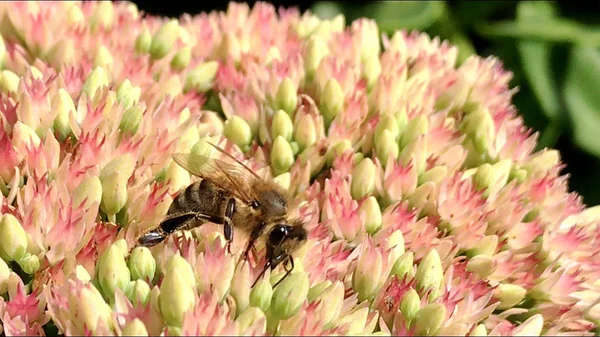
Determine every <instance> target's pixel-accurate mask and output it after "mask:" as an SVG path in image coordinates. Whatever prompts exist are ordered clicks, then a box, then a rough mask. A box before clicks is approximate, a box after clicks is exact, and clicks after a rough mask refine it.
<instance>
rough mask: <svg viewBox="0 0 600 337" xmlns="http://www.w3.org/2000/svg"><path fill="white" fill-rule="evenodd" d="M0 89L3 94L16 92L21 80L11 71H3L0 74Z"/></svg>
mask: <svg viewBox="0 0 600 337" xmlns="http://www.w3.org/2000/svg"><path fill="white" fill-rule="evenodd" d="M0 74H1V77H0V89H2V91H4V92H17V90H19V82H21V78H20V77H19V75H17V74H15V73H13V72H12V71H10V70H8V69H5V70H2V72H1V73H0Z"/></svg>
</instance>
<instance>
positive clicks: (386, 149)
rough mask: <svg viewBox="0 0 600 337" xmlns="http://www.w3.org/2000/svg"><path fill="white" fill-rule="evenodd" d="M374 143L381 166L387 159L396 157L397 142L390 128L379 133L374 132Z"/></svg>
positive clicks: (397, 150)
mask: <svg viewBox="0 0 600 337" xmlns="http://www.w3.org/2000/svg"><path fill="white" fill-rule="evenodd" d="M374 145H375V151H376V153H377V158H378V159H379V161H380V162H381V164H382V165H383V166H386V165H387V162H388V159H390V158H391V159H392V160H395V159H397V158H398V152H399V149H398V143H396V139H395V137H394V134H393V133H392V132H391V131H390V130H387V129H385V130H383V131H382V132H381V133H380V134H376V135H375V142H374Z"/></svg>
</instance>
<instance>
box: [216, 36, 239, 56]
mask: <svg viewBox="0 0 600 337" xmlns="http://www.w3.org/2000/svg"><path fill="white" fill-rule="evenodd" d="M241 56H242V46H241V45H240V40H239V39H238V38H237V36H236V35H235V34H233V33H231V32H226V33H224V34H223V38H222V39H221V44H220V45H219V46H218V48H216V49H215V57H216V58H222V59H226V58H231V59H232V60H233V61H234V62H238V61H239V60H240V58H241Z"/></svg>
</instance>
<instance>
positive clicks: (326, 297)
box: [316, 281, 344, 326]
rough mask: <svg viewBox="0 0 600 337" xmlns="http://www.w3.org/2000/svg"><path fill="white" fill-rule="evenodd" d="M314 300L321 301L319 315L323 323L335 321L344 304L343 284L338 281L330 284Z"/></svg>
mask: <svg viewBox="0 0 600 337" xmlns="http://www.w3.org/2000/svg"><path fill="white" fill-rule="evenodd" d="M316 300H317V301H321V308H320V310H319V316H320V318H321V319H320V321H321V322H322V323H323V325H325V326H327V325H328V324H329V323H332V322H335V321H337V319H338V318H339V316H340V314H341V312H342V308H343V304H344V284H343V283H342V282H340V281H338V282H336V283H333V284H331V285H330V286H329V287H327V289H325V291H323V293H322V294H321V295H319V296H318V297H317V299H316Z"/></svg>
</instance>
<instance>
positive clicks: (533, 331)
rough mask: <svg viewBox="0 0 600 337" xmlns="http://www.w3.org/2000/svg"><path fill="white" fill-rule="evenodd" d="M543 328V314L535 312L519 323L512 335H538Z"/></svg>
mask: <svg viewBox="0 0 600 337" xmlns="http://www.w3.org/2000/svg"><path fill="white" fill-rule="evenodd" d="M543 328H544V316H542V315H541V314H535V315H533V316H531V317H529V318H528V319H527V320H526V321H525V322H523V323H521V325H519V326H518V327H517V328H516V329H515V330H514V331H513V336H539V335H540V334H541V333H542V329H543Z"/></svg>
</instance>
